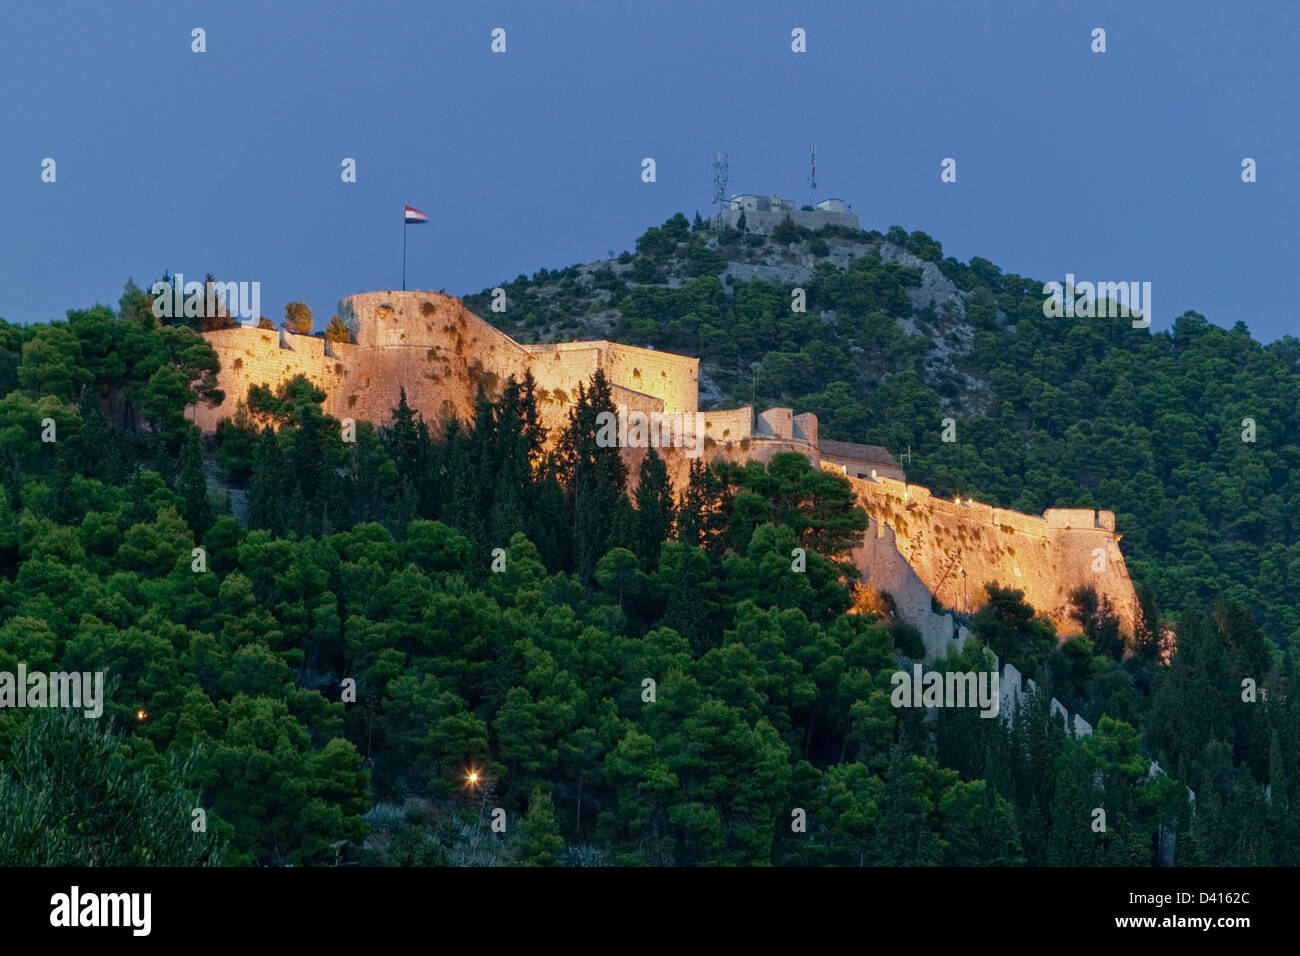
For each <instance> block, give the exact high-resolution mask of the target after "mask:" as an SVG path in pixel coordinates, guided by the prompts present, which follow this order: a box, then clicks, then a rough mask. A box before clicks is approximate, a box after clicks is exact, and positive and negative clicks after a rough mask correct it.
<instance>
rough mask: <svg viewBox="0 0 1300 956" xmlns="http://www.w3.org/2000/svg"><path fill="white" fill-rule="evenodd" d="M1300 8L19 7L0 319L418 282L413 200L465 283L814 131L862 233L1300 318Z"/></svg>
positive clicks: (823, 181)
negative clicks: (951, 161) (651, 176)
mask: <svg viewBox="0 0 1300 956" xmlns="http://www.w3.org/2000/svg"><path fill="white" fill-rule="evenodd" d="M194 27H203V28H204V29H205V30H206V31H207V52H206V53H203V54H196V53H192V52H191V50H190V31H191V29H193V28H194ZM494 27H502V28H504V29H505V30H506V31H507V52H506V53H505V54H493V53H492V52H490V50H489V44H490V32H491V30H492V29H493V28H494ZM794 27H802V28H804V29H805V30H806V31H807V36H808V41H807V42H808V52H807V53H804V54H795V53H792V52H791V50H790V31H791V30H792V29H793V28H794ZM1094 27H1103V28H1105V29H1106V31H1107V46H1108V51H1107V52H1106V53H1104V54H1094V53H1091V52H1090V50H1089V45H1090V32H1091V30H1092V29H1093V28H1094ZM1297 36H1300V4H1297V3H1295V2H1293V0H1268V2H1261V3H1253V4H1250V5H1249V6H1244V7H1234V6H1232V5H1228V4H1223V3H1221V2H1202V0H1181V2H1177V3H1173V2H1158V3H1157V2H1143V3H1140V4H1138V3H1132V2H1103V3H1088V4H1082V3H1077V2H1051V0H1046V2H1045V0H1022V2H1014V3H1009V2H998V3H993V2H976V0H961V2H955V0H950V2H899V3H889V4H884V3H863V2H861V0H857V2H849V3H832V2H810V3H800V4H791V3H785V4H781V3H768V2H762V0H752V2H745V3H738V2H737V3H726V4H723V3H707V2H680V3H679V2H665V0H655V2H653V3H643V4H630V3H624V2H621V0H620V2H617V3H615V2H608V0H607V2H604V3H580V2H572V3H569V2H566V3H546V4H543V3H539V2H537V0H532V2H527V3H493V2H487V3H481V4H480V3H475V4H464V5H459V6H449V5H445V4H440V3H431V2H429V0H422V2H410V3H399V2H380V0H376V2H370V3H364V4H362V3H339V2H331V0H321V2H311V3H306V2H303V3H277V4H275V5H274V6H273V7H272V6H271V5H267V4H263V3H260V2H258V3H247V2H239V0H226V2H221V3H217V2H209V3H185V2H129V3H125V4H111V5H110V4H101V3H59V2H49V3H43V4H41V5H39V6H37V5H33V7H32V8H29V9H21V10H15V9H14V8H13V6H11V5H7V6H6V8H5V9H4V11H3V13H0V88H2V89H3V91H4V93H3V98H2V100H0V130H2V131H3V140H2V145H0V316H3V317H5V318H7V319H9V320H10V321H19V322H31V321H44V320H47V319H50V318H57V317H61V316H62V315H63V314H64V312H65V311H66V310H67V309H69V308H79V307H85V306H88V305H90V304H92V303H94V302H97V301H98V302H108V303H113V304H115V303H116V301H117V298H118V296H119V295H120V294H121V289H122V285H123V283H124V282H125V281H126V279H127V277H134V278H135V280H136V281H137V282H139V283H141V284H142V285H143V284H146V283H147V282H151V281H153V280H154V279H156V278H157V277H158V276H159V275H160V274H161V273H162V271H163V270H164V269H170V270H171V271H173V272H177V271H179V272H183V273H185V274H186V275H187V276H188V277H191V278H194V279H201V278H202V275H203V274H204V273H205V272H212V273H214V274H216V275H217V276H218V278H222V279H227V280H244V281H260V282H261V283H262V312H263V313H265V314H266V315H268V316H270V317H271V318H273V319H275V320H276V321H277V322H278V321H279V320H280V319H282V318H283V315H284V311H283V307H284V303H285V302H287V301H290V300H295V299H301V300H304V301H306V302H307V303H308V304H309V305H311V307H312V309H313V310H314V312H315V313H316V324H317V327H322V326H323V324H324V322H325V321H326V320H327V319H328V317H329V315H330V314H331V313H332V312H333V311H334V309H335V306H336V303H337V301H338V299H339V298H340V297H342V296H345V295H348V294H350V293H353V292H358V291H363V290H367V289H380V288H396V287H398V286H399V285H400V282H401V249H402V235H401V229H402V227H401V208H402V205H403V203H410V204H411V205H414V206H417V207H419V208H421V209H423V210H425V211H426V212H428V213H429V214H430V217H431V219H432V224H430V225H425V226H418V227H413V228H411V229H410V231H409V242H410V245H409V252H408V255H409V259H408V287H410V288H427V289H435V290H437V289H445V290H446V291H447V292H450V293H454V294H461V295H463V294H468V293H471V292H477V291H479V290H480V289H482V288H484V287H490V286H493V285H496V284H497V283H498V282H499V281H503V280H508V279H511V278H513V277H514V276H516V275H518V274H519V273H521V272H522V273H527V274H530V275H531V274H532V273H533V272H535V271H536V270H537V269H538V268H540V267H542V266H546V267H548V268H555V267H563V266H566V265H570V264H573V263H575V262H586V261H591V260H594V259H597V258H603V257H605V256H606V255H608V252H609V250H611V249H612V250H614V251H615V252H619V251H621V250H623V249H625V248H632V247H633V244H634V242H635V239H636V237H637V236H638V235H640V233H641V232H642V231H644V229H645V228H646V227H647V226H649V225H657V224H659V223H661V222H662V221H663V220H664V219H666V218H668V217H669V216H670V215H671V214H672V213H674V212H677V211H679V210H680V211H683V212H685V213H687V215H693V214H694V213H695V211H696V210H699V211H700V212H701V213H705V214H707V212H708V209H709V201H710V175H711V171H710V160H711V158H712V154H713V152H714V151H715V150H721V151H724V152H726V153H727V154H729V156H730V160H731V169H732V179H733V182H732V188H733V191H736V192H757V193H778V194H780V195H783V196H788V197H791V198H794V199H798V200H800V201H801V202H803V201H806V197H807V183H806V176H807V165H808V147H809V145H811V144H816V146H817V155H818V163H817V166H818V181H819V194H820V196H822V197H826V196H839V197H843V198H844V199H846V200H848V201H849V202H850V203H851V204H852V206H853V209H854V211H855V212H856V213H857V214H858V215H859V217H860V218H861V220H862V224H863V226H864V228H868V229H880V230H881V231H884V230H885V229H887V228H888V227H889V226H891V225H894V224H897V225H901V226H903V227H904V228H905V229H908V230H909V231H910V230H915V229H920V230H923V231H925V232H927V233H929V234H930V235H931V236H933V237H934V238H936V239H938V240H939V241H941V242H942V243H943V247H944V251H945V254H947V255H954V256H956V257H958V258H959V259H962V260H963V261H965V260H969V259H970V257H971V256H977V255H978V256H983V257H985V258H987V259H991V260H992V261H993V262H995V263H997V264H998V265H999V266H1000V267H1002V268H1003V269H1004V270H1006V271H1010V272H1017V273H1020V274H1022V275H1029V276H1034V277H1035V278H1039V279H1042V280H1043V281H1047V280H1051V279H1062V278H1063V277H1064V275H1065V274H1066V273H1067V272H1072V273H1074V274H1075V275H1076V276H1077V277H1078V278H1079V279H1080V280H1083V279H1088V280H1102V281H1138V280H1140V281H1150V282H1152V284H1153V306H1154V308H1153V312H1154V321H1153V327H1155V328H1163V327H1166V326H1167V325H1168V324H1169V322H1170V321H1171V320H1172V318H1173V317H1174V316H1176V315H1178V314H1179V313H1181V312H1183V311H1184V310H1186V309H1195V310H1197V311H1199V312H1201V313H1203V314H1204V315H1206V316H1207V317H1208V318H1209V319H1210V320H1211V321H1213V322H1216V323H1218V324H1220V325H1227V326H1230V325H1232V323H1234V322H1236V321H1238V320H1240V321H1244V322H1246V323H1247V325H1249V327H1250V329H1251V331H1252V333H1253V334H1254V335H1255V336H1256V337H1257V338H1260V339H1263V340H1266V341H1268V340H1272V339H1276V338H1278V337H1280V336H1281V335H1284V334H1300V323H1298V322H1297V321H1296V302H1297V301H1298V300H1300V270H1298V269H1296V268H1295V263H1296V262H1297V261H1298V260H1300V231H1298V230H1297V228H1296V224H1295V219H1294V216H1295V211H1296V210H1297V209H1300V176H1297V173H1296V169H1295V166H1296V163H1297V162H1298V161H1300V131H1298V129H1300V128H1298V126H1297V122H1296V118H1297V116H1300V76H1298V75H1297V74H1298V73H1300V66H1298V64H1300V58H1297V57H1296V56H1295V54H1294V49H1293V45H1294V43H1295V41H1296V38H1297ZM47 156H48V157H52V158H54V159H55V160H56V162H57V176H58V180H57V182H56V183H53V184H48V183H42V182H41V180H40V172H41V161H42V159H43V158H44V157H47ZM646 156H650V157H653V158H654V159H655V160H656V163H657V172H658V181H657V182H656V183H653V184H646V183H643V182H642V181H641V178H640V171H641V165H640V164H641V159H642V158H643V157H646ZM947 156H951V157H954V158H955V159H956V160H957V163H958V167H957V169H958V181H957V182H956V183H955V184H944V183H941V182H940V179H939V172H940V161H941V160H942V159H943V158H944V157H947ZM1246 156H1250V157H1253V158H1254V159H1255V160H1256V161H1257V163H1258V182H1256V183H1254V184H1250V185H1247V184H1244V183H1242V182H1241V178H1240V172H1241V166H1240V164H1241V161H1242V158H1243V157H1246ZM344 157H353V158H355V159H356V161H357V167H358V181H357V182H356V183H355V184H344V183H342V182H341V181H340V176H339V173H340V162H341V161H342V159H343V158H344Z"/></svg>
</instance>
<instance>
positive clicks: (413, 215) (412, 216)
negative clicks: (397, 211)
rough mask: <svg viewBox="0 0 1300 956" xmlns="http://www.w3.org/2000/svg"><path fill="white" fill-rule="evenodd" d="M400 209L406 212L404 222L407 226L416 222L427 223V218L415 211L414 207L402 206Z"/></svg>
mask: <svg viewBox="0 0 1300 956" xmlns="http://www.w3.org/2000/svg"><path fill="white" fill-rule="evenodd" d="M402 208H403V209H405V210H406V219H405V222H406V224H407V225H408V226H409V225H411V224H412V223H416V222H428V221H429V217H428V216H426V215H425V214H424V213H422V212H420V210H418V209H416V208H415V207H414V206H403V207H402Z"/></svg>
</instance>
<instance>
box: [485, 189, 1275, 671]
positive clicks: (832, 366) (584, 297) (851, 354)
mask: <svg viewBox="0 0 1300 956" xmlns="http://www.w3.org/2000/svg"><path fill="white" fill-rule="evenodd" d="M502 288H503V289H504V290H505V293H506V301H507V309H506V311H505V312H504V313H501V312H493V311H492V308H491V302H492V296H491V290H484V291H483V292H482V293H480V294H479V295H476V296H469V297H467V298H466V300H465V302H466V305H467V306H468V307H469V308H470V309H471V310H472V311H474V312H475V313H477V314H478V315H481V316H483V317H484V318H486V319H488V320H490V321H492V322H494V323H495V324H497V325H498V326H499V327H500V328H501V329H502V330H504V331H506V332H507V333H508V334H510V335H511V336H512V337H515V338H517V339H518V340H519V341H522V342H551V341H567V340H570V339H575V338H576V339H587V338H609V339H612V340H615V341H624V342H628V343H632V344H636V345H650V346H653V347H655V348H660V349H666V350H670V351H675V352H680V353H683V354H687V355H697V356H699V358H700V359H701V363H700V399H701V404H702V406H703V407H705V408H714V407H722V406H735V405H738V404H743V403H747V402H749V401H751V394H752V395H753V397H754V400H755V401H756V404H757V405H758V407H766V406H769V405H774V404H780V405H789V406H792V407H794V408H795V409H796V410H798V411H812V412H815V413H816V414H817V415H818V417H819V419H820V421H821V427H822V434H823V436H824V437H827V438H832V439H838V440H843V441H856V442H866V443H871V444H881V445H884V446H886V447H888V448H890V449H891V450H893V451H895V453H901V452H905V451H907V450H908V448H909V447H910V449H911V452H912V456H911V460H910V462H906V463H905V464H906V467H907V470H908V476H909V478H910V479H911V480H913V481H916V482H919V483H922V484H926V485H929V486H930V487H931V488H932V489H933V490H934V492H935V493H936V494H939V495H951V494H960V495H963V496H970V497H974V498H976V499H979V500H983V501H987V502H990V503H993V504H996V505H999V506H1002V507H1008V508H1014V509H1016V510H1018V511H1023V512H1027V513H1030V514H1038V513H1041V512H1042V511H1043V510H1044V509H1045V508H1048V507H1056V506H1062V507H1070V506H1081V507H1088V506H1092V507H1101V508H1107V509H1110V510H1113V511H1115V512H1116V516H1117V523H1118V528H1119V530H1120V531H1121V532H1122V533H1123V534H1124V545H1123V547H1124V549H1125V552H1126V554H1127V555H1128V561H1129V567H1130V570H1131V571H1132V572H1133V575H1134V577H1135V579H1136V581H1137V582H1139V584H1140V585H1142V584H1144V585H1146V588H1147V590H1148V592H1149V599H1151V600H1154V601H1155V602H1157V603H1158V604H1159V605H1160V606H1162V607H1164V608H1168V609H1179V608H1182V607H1183V606H1185V605H1187V604H1188V603H1192V602H1196V603H1204V602H1210V601H1213V600H1215V599H1216V598H1218V597H1220V596H1223V597H1225V598H1226V599H1227V600H1228V601H1229V602H1232V603H1235V604H1237V605H1240V606H1242V607H1247V608H1250V609H1252V611H1253V613H1255V614H1256V616H1257V617H1258V618H1259V619H1260V623H1261V624H1262V625H1263V626H1264V627H1265V629H1266V630H1267V631H1268V633H1269V634H1270V636H1271V637H1273V638H1274V639H1275V640H1276V641H1277V642H1278V643H1279V644H1280V645H1282V646H1283V647H1286V646H1290V644H1291V643H1292V642H1293V641H1294V640H1295V639H1297V638H1298V637H1300V609H1297V605H1296V601H1295V599H1294V596H1293V595H1294V592H1295V587H1296V585H1297V584H1300V544H1297V538H1298V537H1300V535H1298V534H1297V532H1300V477H1297V466H1300V402H1297V396H1298V395H1300V340H1297V339H1295V338H1293V337H1291V336H1287V337H1285V338H1283V339H1281V340H1279V341H1277V342H1273V343H1270V344H1267V345H1265V344H1262V343H1260V342H1257V341H1255V340H1254V339H1252V338H1251V337H1250V334H1249V332H1248V329H1247V327H1246V326H1245V325H1244V324H1243V323H1240V322H1238V323H1236V324H1235V325H1234V326H1233V327H1232V328H1231V329H1223V328H1220V327H1218V326H1216V325H1213V324H1211V323H1210V322H1208V321H1207V320H1206V318H1205V317H1203V316H1201V315H1198V314H1197V313H1194V312H1188V313H1186V314H1184V315H1182V316H1180V317H1179V318H1178V319H1177V320H1176V321H1175V323H1174V325H1173V328H1172V329H1171V330H1169V331H1164V332H1156V333H1154V334H1153V333H1152V332H1151V331H1150V330H1146V329H1134V328H1132V324H1131V321H1130V320H1129V319H1124V318H1116V319H1106V318H1051V319H1049V318H1046V317H1044V315H1043V308H1042V306H1043V298H1044V296H1043V292H1042V289H1043V282H1042V281H1039V280H1037V279H1030V278H1026V277H1023V276H1020V275H1016V274H1014V273H1004V272H1003V271H1002V270H1001V269H999V267H998V266H996V265H994V264H993V263H991V262H989V261H987V260H985V259H981V258H979V257H976V258H974V259H972V260H971V261H970V262H969V263H961V262H958V261H957V260H955V259H953V258H951V257H947V258H945V257H944V256H943V251H942V248H941V246H940V244H939V242H937V241H935V240H934V239H931V238H930V237H929V236H927V235H925V234H924V233H921V232H913V233H910V234H909V233H907V232H906V231H904V230H903V229H901V228H899V227H897V226H895V227H892V228H891V229H889V231H888V232H887V233H885V234H883V235H882V234H881V233H879V232H874V231H873V232H852V231H848V230H845V229H843V228H839V227H829V228H826V229H823V230H820V231H819V232H818V233H816V234H814V233H812V232H810V231H808V230H806V229H801V228H799V227H786V228H784V229H778V230H777V231H776V232H775V233H774V234H773V235H772V236H768V237H765V236H761V235H753V234H747V235H742V234H741V233H740V232H738V231H736V230H734V229H731V230H725V231H721V232H718V231H714V230H711V229H709V228H708V226H707V224H706V223H704V222H702V221H700V220H699V218H698V216H697V218H696V222H695V224H694V225H691V224H690V223H689V222H688V221H687V219H686V217H685V216H683V215H681V214H677V215H675V216H673V217H672V218H670V219H669V220H668V221H667V222H665V223H664V224H663V225H662V226H660V227H656V228H651V229H648V230H647V231H646V232H645V233H644V234H643V235H642V236H641V237H640V238H639V239H637V241H636V252H635V254H633V253H632V252H624V253H623V254H622V255H621V256H619V257H618V258H616V259H611V260H608V261H605V262H597V263H590V264H585V265H575V266H570V267H569V268H566V269H561V270H556V271H551V270H548V269H542V270H541V271H539V272H538V273H536V274H535V275H534V276H533V277H532V278H531V279H528V278H526V277H524V276H520V277H518V278H517V279H515V280H514V281H512V282H509V283H503V284H502ZM795 288H802V289H804V290H805V293H806V311H805V312H802V313H799V312H795V311H792V309H791V302H792V292H793V290H794V289H795ZM947 417H951V418H953V419H954V420H955V422H956V430H955V438H956V440H955V441H951V442H944V441H943V440H942V438H943V435H942V431H943V426H942V421H943V419H944V418H947ZM1246 419H1250V420H1253V422H1254V428H1255V434H1254V436H1253V437H1254V441H1244V440H1243V434H1244V433H1245V430H1246V428H1247V424H1246V423H1245V421H1244V420H1246ZM950 437H951V436H950Z"/></svg>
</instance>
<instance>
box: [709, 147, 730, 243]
mask: <svg viewBox="0 0 1300 956" xmlns="http://www.w3.org/2000/svg"><path fill="white" fill-rule="evenodd" d="M730 182H731V164H730V163H729V162H728V161H727V157H726V156H725V155H724V154H722V153H714V154H713V215H714V221H715V222H716V223H717V224H718V225H719V226H720V225H722V214H723V212H725V211H726V208H727V205H728V203H727V186H728V185H729V184H730Z"/></svg>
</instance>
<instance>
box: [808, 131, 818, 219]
mask: <svg viewBox="0 0 1300 956" xmlns="http://www.w3.org/2000/svg"><path fill="white" fill-rule="evenodd" d="M808 205H810V206H812V207H813V208H814V209H816V208H817V147H816V146H811V147H809V149H808Z"/></svg>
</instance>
